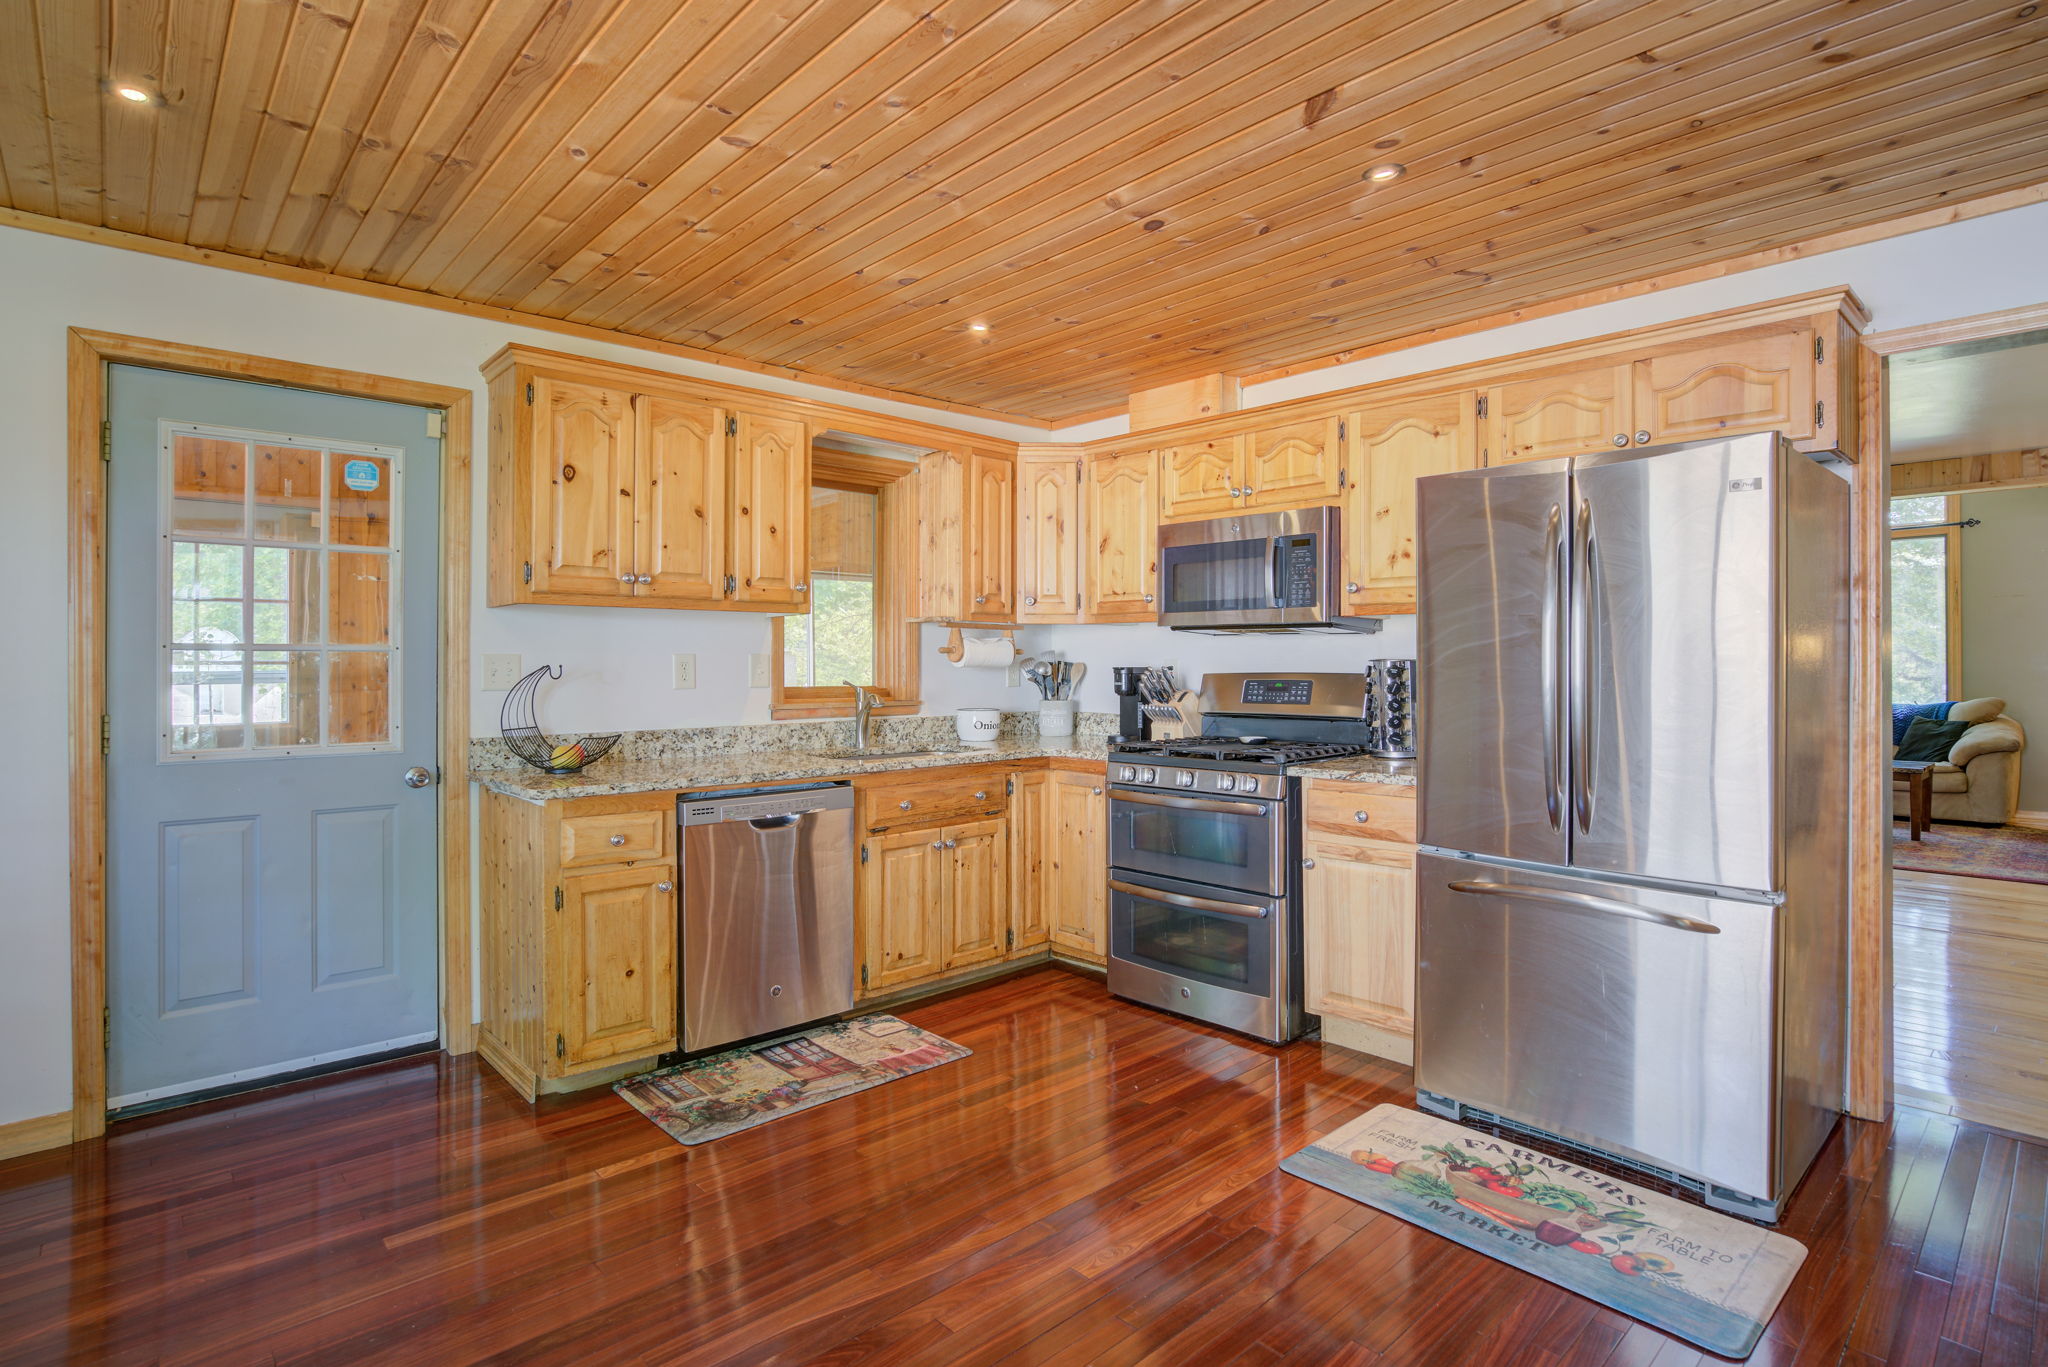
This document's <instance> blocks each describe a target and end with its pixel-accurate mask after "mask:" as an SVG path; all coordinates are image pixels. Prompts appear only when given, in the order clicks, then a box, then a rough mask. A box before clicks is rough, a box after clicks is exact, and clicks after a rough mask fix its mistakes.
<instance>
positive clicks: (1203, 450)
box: [1159, 437, 1244, 520]
mask: <svg viewBox="0 0 2048 1367" xmlns="http://www.w3.org/2000/svg"><path fill="white" fill-rule="evenodd" d="M1243 448H1244V438H1242V437H1218V438H1216V439H1215V440H1213V441H1197V442H1189V443H1187V444H1185V445H1182V446H1169V447H1167V448H1165V449H1164V450H1162V451H1161V452H1160V453H1159V515H1160V517H1161V518H1163V519H1168V520H1181V519H1186V518H1191V517H1222V516H1224V515H1225V514H1227V513H1234V512H1236V511H1237V510H1238V507H1239V504H1238V498H1237V491H1238V489H1239V488H1240V487H1241V486H1242V485H1243V483H1244V470H1243V465H1244V458H1243Z"/></svg>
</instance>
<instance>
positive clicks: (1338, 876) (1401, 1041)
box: [1301, 780, 1416, 1063]
mask: <svg viewBox="0 0 2048 1367" xmlns="http://www.w3.org/2000/svg"><path fill="white" fill-rule="evenodd" d="M1305 807H1306V819H1305V825H1306V832H1305V835H1304V839H1303V842H1302V856H1303V862H1304V869H1303V872H1302V908H1301V910H1302V971H1303V979H1304V981H1303V985H1302V995H1303V999H1304V1005H1305V1006H1306V1007H1307V1008H1308V1010H1309V1011H1311V1012H1312V1013H1314V1014H1316V1015H1318V1016H1321V1017H1322V1018H1323V1038H1324V1039H1325V1040H1329V1041H1331V1042H1332V1043H1336V1044H1343V1045H1347V1046H1350V1047H1354V1048H1359V1049H1363V1050H1365V1051H1366V1052H1368V1053H1374V1054H1379V1055H1381V1056H1383V1057H1387V1058H1392V1059H1395V1060H1396V1061H1398V1062H1402V1063H1407V1062H1412V1061H1413V1039H1414V1034H1415V955H1416V905H1415V846H1414V844H1413V843H1411V840H1412V833H1413V832H1414V829H1415V826H1414V819H1413V808H1414V799H1413V789H1409V790H1407V791H1406V792H1405V793H1402V792H1398V791H1397V790H1394V789H1391V788H1389V787H1386V786H1383V785H1372V784H1341V783H1332V782H1328V781H1325V780H1315V781H1314V782H1312V783H1311V785H1310V786H1309V795H1308V800H1307V802H1306V803H1305ZM1368 831H1371V832H1374V833H1375V834H1374V835H1373V836H1367V835H1365V833H1366V832H1368Z"/></svg>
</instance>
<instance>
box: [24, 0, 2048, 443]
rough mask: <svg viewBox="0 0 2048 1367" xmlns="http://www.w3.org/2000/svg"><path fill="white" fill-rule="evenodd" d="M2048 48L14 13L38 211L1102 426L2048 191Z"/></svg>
mask: <svg viewBox="0 0 2048 1367" xmlns="http://www.w3.org/2000/svg"><path fill="white" fill-rule="evenodd" d="M2044 33H2048V16H2044V15H2043V14H2042V13H2041V6H2040V5H2038V4H2036V3H2024V2H2023V0H1998V2H1997V3H1993V2H1991V0H1900V2H1898V3H1872V2H1871V0H1860V2H1856V3H1850V2H1840V0H1838V2H1836V3H1824V2H1823V0H1458V2H1457V3H1451V4H1443V3H1440V2H1439V0H1377V3H1374V2H1372V0H1341V2H1332V0H1070V2H1068V3H1061V0H914V3H899V2H898V0H878V2H876V3H856V2H855V0H0V53H4V54H5V56H4V57H0V197H4V202H5V203H6V204H7V205H10V206H12V207H14V208H16V209H20V210H23V211H26V212H29V213H33V214H40V215H47V216H53V217H59V218H62V219H66V220H69V221H71V222H74V223H80V224H90V225H101V226H104V227H108V228H113V229H118V230H122V231H126V232H131V233H141V234H147V235H148V236H151V237H155V238H162V239H167V240H170V241H174V242H181V243H187V244H191V245H194V246H201V247H208V248H214V249H218V250H220V251H224V252H231V253H238V254H242V255H245V256H250V257H259V258H264V259H267V260H271V261H276V262H284V263H290V264H294V265H299V266H305V267H310V268H312V269H316V270H319V271H323V272H331V273H336V274H339V275H343V276H352V277H358V278H362V279H367V280H372V281H378V282H384V283H387V284H391V285H396V286H401V287H406V288H411V289H417V290H424V291H430V292H432V293H435V294H439V295H444V296H450V297H453V298H458V299H462V300H467V301H471V302H473V303H480V304H489V305H495V306H501V307H505V308H511V309H517V310H522V311H526V312H529V313H536V314H541V315H545V316H548V317H551V318H557V319H565V320H571V321H575V322H580V323H584V324H589V325H594V326H600V327H604V328H610V329H617V330H620V331H624V332H627V333H632V334H636V335H640V336H643V337H648V338H654V339H659V340H662V341H666V342H672V343H680V344H685V345H689V346H693V347H699V348H703V349H706V350H709V351H713V352H718V353H723V354H727V355H732V356H738V357H743V358H748V359H751V360H753V361H756V362H764V363H772V364H777V365H784V366H790V367H795V368H797V369H800V370H804V371H809V372H815V373H818V374H821V375H824V376H830V377H836V378H839V379H842V380H850V381H856V382H859V383H861V384H864V385H880V386H886V387H888V388H892V389H897V390H901V391H906V392H909V393H914V394H918V395H923V396H927V397H931V398H934V399H940V400H945V401H948V402H953V403H964V404H972V405H976V406H980V407H986V408H993V409H998V410H1004V411H1009V412H1014V413H1020V414H1026V415H1031V416H1035V417H1038V418H1041V419H1051V420H1058V419H1065V418H1071V417H1074V416H1076V415H1083V414H1089V413H1094V412H1099V411H1102V410H1104V409H1107V408H1112V407H1115V406H1118V405H1120V404H1121V403H1122V402H1123V400H1124V396H1125V395H1126V394H1127V393H1128V392H1129V391H1131V390H1132V389H1134V388H1145V387H1149V386H1152V385H1157V384H1163V383H1166V382H1169V381H1173V380H1177V379H1182V378H1186V377H1189V376H1191V375H1194V374H1199V373H1203V372H1214V371H1219V370H1221V371H1226V372H1230V373H1234V374H1245V373H1257V372H1260V371H1265V370H1271V369H1278V368H1281V367H1285V366H1289V365H1293V364H1297V363H1300V362H1303V361H1306V360H1309V359H1312V358H1315V357H1320V356H1325V355H1328V354H1330V353H1332V352H1336V351H1339V350H1343V349H1347V348H1353V347H1359V346H1365V345H1370V344H1372V343H1374V342H1380V341H1385V340H1388V339H1392V338H1398V337H1403V336H1407V335H1410V334H1413V333H1416V332H1418V331H1421V330H1423V329H1427V328H1430V327H1435V326H1439V325H1444V324H1450V323H1455V322H1459V321H1462V320H1466V319H1470V318H1475V317H1480V316H1483V315H1488V314H1492V313H1495V312H1497V311H1500V310H1502V309H1507V308H1511V307H1517V306H1522V305H1527V304H1532V303H1537V302H1541V301H1544V300H1549V299H1556V298H1560V297H1563V296H1565V295H1569V294H1572V293H1575V292H1578V291H1581V290H1585V289H1588V288H1592V287H1595V286H1598V285H1602V284H1608V283H1613V282H1617V281H1624V280H1633V279H1637V278H1641V277H1644V276H1648V275H1652V274H1655V273H1658V272H1663V271H1669V270H1673V269H1677V268H1681V267H1684V266H1688V265H1695V264H1700V263H1704V262H1709V261H1716V260H1721V259H1725V258H1728V257H1731V256H1735V255H1738V254H1742V253H1745V252H1748V251H1752V250H1755V249H1757V248H1760V247H1767V246H1772V245H1778V244H1783V243H1787V242H1793V241H1797V240H1800V239H1802V238H1805V237H1810V236H1812V235H1814V234H1816V233H1821V232H1828V231H1833V230H1836V229H1841V228H1849V227H1855V226H1859V225H1863V224H1870V223H1876V222H1880V221H1882V220H1885V219H1888V218H1894V217H1898V216H1900V215H1903V214H1908V213H1912V212H1916V211H1919V210H1923V209H1927V208H1930V207H1935V206H1939V205H1944V204H1954V203H1960V202H1963V201H1965V200H1968V199H1970V198H1973V197H1979V196H1983V195H1987V194H1991V193H1995V192H1998V191H2001V190H2008V189H2013V188H2016V187H2020V186H2025V185H2032V184H2037V183H2040V182H2043V181H2048V118H2044V116H2043V104H2044V93H2048V45H2044V43H2043V37H2044ZM120 82H133V83H135V84H137V85H139V86H141V87H143V88H144V89H145V90H147V91H150V92H152V93H155V94H157V95H159V96H160V102H157V103H148V104H136V103H129V102H127V101H124V100H122V99H120V98H118V97H116V96H114V95H113V94H112V93H111V91H110V86H111V85H112V84H115V83H120ZM1388 161H1393V162H1399V163H1401V164H1403V165H1405V166H1406V168H1407V173H1406V175H1405V176H1403V177H1401V178H1399V179H1397V180H1394V181H1391V182H1389V183H1386V184H1375V183H1373V182H1370V181H1367V180H1365V179H1364V178H1363V172H1364V171H1365V170H1366V169H1367V168H1368V167H1369V166H1371V165H1373V164H1375V163H1379V162H1388ZM975 324H983V325H986V328H987V331H985V332H984V331H976V330H974V329H973V325H975Z"/></svg>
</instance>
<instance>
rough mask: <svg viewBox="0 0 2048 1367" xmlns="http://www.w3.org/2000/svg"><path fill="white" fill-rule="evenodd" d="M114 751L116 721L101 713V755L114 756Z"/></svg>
mask: <svg viewBox="0 0 2048 1367" xmlns="http://www.w3.org/2000/svg"><path fill="white" fill-rule="evenodd" d="M113 751H114V719H113V718H112V717H110V716H108V715H107V714H106V713H104V712H102V713H100V753H101V754H103V755H109V754H112V753H113Z"/></svg>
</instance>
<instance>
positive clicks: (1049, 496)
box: [1017, 450, 1085, 622]
mask: <svg viewBox="0 0 2048 1367" xmlns="http://www.w3.org/2000/svg"><path fill="white" fill-rule="evenodd" d="M1082 525H1083V524H1082V518H1081V458H1080V457H1079V456H1077V455H1075V454H1074V453H1073V452H1072V451H1068V450H1062V451H1059V452H1056V453H1054V454H1052V455H1034V454H1028V453H1027V452H1024V451H1019V452H1018V453H1017V620H1018V621H1020V622H1078V621H1080V620H1081V595H1082V588H1081V584H1082V580H1083V578H1084V576H1085V568H1084V566H1083V565H1082V563H1081V562H1082V553H1081V548H1082V544H1083V542H1084V540H1085V537H1084V536H1083V533H1082Z"/></svg>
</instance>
